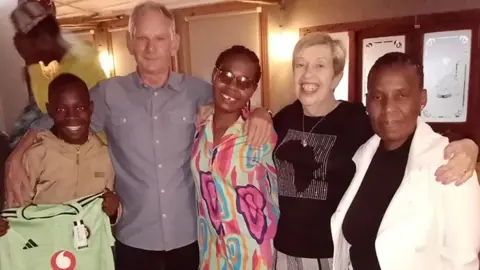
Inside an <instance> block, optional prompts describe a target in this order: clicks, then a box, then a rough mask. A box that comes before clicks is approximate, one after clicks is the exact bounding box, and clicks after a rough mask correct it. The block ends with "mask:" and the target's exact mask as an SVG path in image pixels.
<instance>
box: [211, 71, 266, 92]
mask: <svg viewBox="0 0 480 270" xmlns="http://www.w3.org/2000/svg"><path fill="white" fill-rule="evenodd" d="M215 69H216V70H217V80H218V81H220V82H221V83H223V84H226V85H229V84H231V83H232V82H233V81H235V86H236V87H237V88H238V89H240V90H242V91H243V90H247V89H250V88H253V87H255V85H256V84H257V83H256V82H255V81H253V80H252V79H249V78H247V77H243V76H235V75H233V73H232V72H230V71H226V70H221V69H219V68H217V67H216V68H215Z"/></svg>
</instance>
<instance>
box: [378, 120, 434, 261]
mask: <svg viewBox="0 0 480 270" xmlns="http://www.w3.org/2000/svg"><path fill="white" fill-rule="evenodd" d="M435 135H437V134H435V133H434V132H433V130H432V129H431V128H430V126H428V125H427V124H425V123H424V122H423V121H421V120H418V121H417V129H416V130H415V134H414V137H413V140H412V145H411V147H410V152H409V155H408V161H407V166H406V169H405V175H404V177H403V180H402V183H401V184H400V186H399V188H398V190H397V192H396V193H395V195H394V196H393V198H392V200H391V202H390V204H389V206H388V208H387V210H386V212H385V215H384V217H383V219H382V222H381V224H380V228H379V230H378V234H377V240H376V242H375V246H376V251H377V257H378V259H379V262H380V266H381V267H382V269H397V268H396V267H395V266H387V265H386V264H388V262H389V261H390V260H389V256H396V255H395V254H393V253H392V250H391V248H389V247H392V245H402V243H404V244H406V245H408V244H409V242H410V241H408V240H406V238H412V239H411V240H412V241H417V239H413V238H415V234H414V233H413V232H412V233H407V234H402V233H399V232H400V231H402V230H403V229H402V230H400V231H398V230H396V229H394V228H398V229H400V228H402V227H403V228H404V229H407V227H404V226H406V225H408V224H410V225H411V226H415V224H414V223H412V220H411V218H412V217H413V216H414V215H415V213H414V212H416V211H413V209H412V207H413V206H412V203H413V202H414V201H417V202H418V200H427V198H426V197H428V195H427V194H419V193H421V192H422V191H423V192H425V191H426V190H428V188H424V187H421V186H422V185H428V184H429V182H428V181H429V179H431V177H430V176H428V175H426V173H425V171H424V170H423V168H422V160H425V161H428V160H429V158H432V157H427V156H425V152H426V151H427V150H428V148H429V147H430V145H431V144H432V141H434V140H435V139H436V138H438V135H437V136H435ZM425 177H427V178H428V180H427V181H422V179H423V178H425ZM432 181H433V179H432ZM416 205H417V206H416V207H418V204H416ZM417 210H419V209H417ZM410 225H408V226H410ZM388 232H391V234H390V233H388ZM418 240H419V239H418ZM392 267H393V268H392Z"/></svg>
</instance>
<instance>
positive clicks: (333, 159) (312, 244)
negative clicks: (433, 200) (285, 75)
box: [274, 33, 478, 270]
mask: <svg viewBox="0 0 480 270" xmlns="http://www.w3.org/2000/svg"><path fill="white" fill-rule="evenodd" d="M292 65H293V77H294V90H295V93H296V96H297V100H296V101H295V102H294V103H293V104H291V105H288V106H287V107H285V108H283V109H282V110H281V111H280V112H278V113H277V114H276V115H275V117H274V127H275V131H276V132H277V134H278V144H277V146H276V149H275V150H274V161H275V165H276V168H277V177H278V189H279V203H280V213H281V215H280V219H279V222H278V229H277V234H276V236H275V239H274V244H275V248H276V249H277V251H278V252H277V260H276V269H278V270H300V269H305V270H317V269H322V270H329V269H331V267H332V265H331V264H332V257H333V241H332V235H331V225H330V219H331V217H332V215H333V213H334V212H335V209H336V208H337V206H338V203H339V202H340V200H341V198H342V196H343V194H344V193H345V191H346V189H347V187H348V186H349V185H350V182H351V181H352V178H353V176H354V174H355V171H356V166H355V163H354V162H353V161H352V157H353V155H354V153H355V152H356V151H357V149H358V148H359V147H360V146H361V145H362V144H363V143H365V142H366V141H367V140H368V139H369V138H370V137H371V136H372V135H373V131H372V127H371V125H370V121H369V119H368V116H367V114H366V112H365V107H364V106H363V105H362V104H353V103H349V102H345V101H339V100H336V99H335V97H334V90H335V88H336V87H337V85H338V83H339V82H340V80H341V78H342V75H343V68H344V65H345V49H344V48H343V46H342V45H341V43H340V41H338V40H334V39H332V38H331V37H330V36H329V35H327V34H323V33H313V34H308V35H306V36H305V37H303V38H302V39H301V40H300V41H299V42H298V43H297V45H296V46H295V50H294V53H293V63H292ZM477 153H478V147H477V146H476V145H475V143H473V142H472V141H471V140H462V141H459V142H453V143H451V144H450V145H449V146H448V147H445V156H447V157H449V158H450V157H452V158H451V159H450V160H449V162H448V164H447V165H443V166H440V164H439V165H438V166H439V167H440V168H439V170H438V171H437V172H436V175H437V176H438V180H440V181H445V183H449V182H455V181H458V183H462V182H464V181H465V180H467V179H469V178H470V176H471V175H472V173H473V166H474V164H475V162H476V157H477ZM432 176H433V172H432ZM432 181H433V180H432ZM461 229H462V228H461V226H459V227H458V230H461Z"/></svg>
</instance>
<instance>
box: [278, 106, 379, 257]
mask: <svg viewBox="0 0 480 270" xmlns="http://www.w3.org/2000/svg"><path fill="white" fill-rule="evenodd" d="M302 117H303V109H302V105H301V103H300V102H299V101H296V102H295V103H293V104H291V105H289V106H287V107H285V108H284V109H283V110H281V111H280V112H279V113H278V114H277V115H275V118H274V120H273V123H274V127H275V130H276V132H277V133H278V143H277V147H276V149H275V151H274V161H275V165H276V167H277V178H278V189H279V203H280V220H279V223H278V229H277V234H276V236H275V239H274V245H275V248H276V249H277V250H279V251H280V252H282V253H285V254H287V255H290V256H295V257H301V258H331V257H332V256H333V242H332V235H331V231H330V219H331V217H332V214H333V213H334V212H335V209H336V208H337V206H338V203H339V202H340V199H341V198H342V196H343V194H344V193H345V191H346V189H347V187H348V186H349V184H350V182H351V180H352V178H353V175H354V174H355V164H354V163H353V161H352V157H353V155H354V153H355V152H356V151H357V149H358V148H359V147H360V146H361V145H362V144H363V143H365V142H366V141H367V140H368V139H369V138H370V137H371V136H372V135H373V131H372V128H371V126H370V122H369V119H368V116H367V114H366V113H365V107H364V106H363V105H362V104H351V103H348V102H342V103H341V104H339V105H338V107H337V108H336V109H335V110H333V111H332V112H331V113H330V114H328V115H327V116H326V117H325V118H324V120H322V122H320V123H319V124H318V125H317V126H316V127H315V128H314V129H313V131H312V132H311V133H310V130H311V129H312V128H313V126H315V124H317V123H318V122H319V121H320V120H321V119H322V118H323V117H307V116H305V129H304V131H302ZM303 139H305V141H306V143H307V146H306V147H303V145H302V143H301V141H302V140H303Z"/></svg>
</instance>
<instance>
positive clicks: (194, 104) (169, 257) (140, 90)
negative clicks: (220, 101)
mask: <svg viewBox="0 0 480 270" xmlns="http://www.w3.org/2000/svg"><path fill="white" fill-rule="evenodd" d="M127 44H128V49H129V51H130V53H131V54H132V55H133V56H134V58H135V61H136V63H137V70H136V71H135V72H133V73H131V74H129V75H126V76H117V77H113V78H110V79H107V80H104V81H102V82H100V83H98V84H97V85H96V86H95V87H94V88H93V89H91V98H92V100H93V102H94V103H95V106H94V110H93V115H92V123H91V128H92V130H93V131H95V132H99V131H105V132H106V134H107V138H108V147H109V150H110V154H111V158H112V162H113V166H114V169H115V192H117V194H118V195H119V196H120V198H121V200H122V209H123V211H122V215H121V217H120V220H119V222H118V223H117V225H116V226H115V229H116V234H115V236H116V238H117V241H116V248H115V253H116V269H117V270H143V269H145V270H147V269H148V270H152V269H168V270H176V269H178V270H190V269H192V270H193V269H195V270H197V269H198V265H199V252H198V243H197V233H196V228H197V226H196V225H197V209H196V202H195V185H194V182H193V179H192V172H191V170H190V158H191V153H192V146H193V138H194V135H195V119H196V115H197V111H198V107H199V106H200V105H204V104H209V103H211V102H212V86H211V85H210V84H209V83H207V82H205V81H203V80H201V79H198V78H194V77H190V76H186V75H183V74H179V73H176V72H173V71H171V57H172V55H175V54H176V52H177V50H178V46H179V36H178V34H177V33H176V32H175V23H174V17H173V14H172V13H171V12H170V11H169V10H168V9H167V8H166V7H165V6H164V5H162V4H160V3H158V2H153V1H147V2H143V3H139V4H138V5H137V6H136V7H135V8H134V9H133V11H132V13H131V16H130V21H129V39H128V43H127ZM42 119H43V120H42V121H38V122H36V124H35V123H34V125H33V128H32V129H30V130H29V131H28V132H27V134H26V135H25V136H24V137H23V138H22V139H21V140H20V142H19V143H18V145H17V146H16V148H15V149H14V151H13V152H12V154H11V155H10V157H9V159H8V160H7V167H6V180H5V181H6V197H7V203H8V204H9V205H10V204H15V202H16V200H18V198H19V197H20V198H21V194H22V193H29V192H31V191H32V187H31V185H30V183H29V181H28V178H27V177H26V176H25V170H24V169H23V168H22V165H21V160H22V157H23V155H24V153H25V150H26V149H27V148H28V147H29V146H30V145H32V143H33V142H34V140H35V138H36V134H38V132H40V131H41V130H45V129H49V128H51V126H52V122H51V119H49V118H48V117H47V118H42ZM246 122H247V124H246V132H247V134H249V135H248V137H249V140H250V141H249V142H250V143H251V144H252V146H253V147H258V146H261V145H263V144H264V143H265V142H266V141H267V140H268V138H270V134H271V132H272V118H271V116H270V114H269V113H268V111H267V110H266V109H264V108H257V109H255V110H253V111H252V112H251V113H250V115H249V118H248V119H247V121H246Z"/></svg>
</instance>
